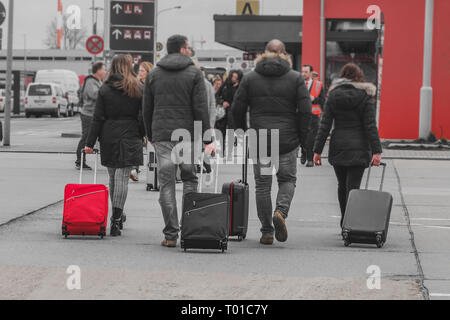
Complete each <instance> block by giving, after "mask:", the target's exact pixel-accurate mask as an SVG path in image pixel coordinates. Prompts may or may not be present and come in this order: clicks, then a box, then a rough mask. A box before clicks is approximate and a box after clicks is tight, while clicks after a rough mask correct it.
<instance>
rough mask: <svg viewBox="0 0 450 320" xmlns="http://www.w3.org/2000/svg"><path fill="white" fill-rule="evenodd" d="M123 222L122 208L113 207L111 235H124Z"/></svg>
mask: <svg viewBox="0 0 450 320" xmlns="http://www.w3.org/2000/svg"><path fill="white" fill-rule="evenodd" d="M121 222H122V209H119V208H113V216H112V217H111V231H110V236H111V237H118V236H121V235H122V232H120V223H121Z"/></svg>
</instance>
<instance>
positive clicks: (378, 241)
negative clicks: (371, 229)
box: [376, 234, 384, 248]
mask: <svg viewBox="0 0 450 320" xmlns="http://www.w3.org/2000/svg"><path fill="white" fill-rule="evenodd" d="M376 241H377V248H382V247H383V245H384V242H383V239H382V237H381V235H380V234H377V237H376Z"/></svg>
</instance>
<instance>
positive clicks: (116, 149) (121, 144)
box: [86, 74, 145, 168]
mask: <svg viewBox="0 0 450 320" xmlns="http://www.w3.org/2000/svg"><path fill="white" fill-rule="evenodd" d="M121 79H122V75H120V74H115V75H113V76H112V77H111V78H110V79H109V80H108V81H107V82H106V83H105V84H103V86H102V87H101V88H100V91H99V93H98V98H97V104H96V106H95V112H94V120H93V122H92V125H91V129H90V132H89V136H88V140H87V143H86V145H87V146H88V147H91V148H92V147H93V146H94V145H95V142H96V141H97V138H98V139H99V141H100V152H101V159H102V165H103V166H105V167H109V168H124V167H131V166H139V165H142V164H143V150H142V138H143V137H144V136H145V130H144V124H143V120H142V112H141V111H142V98H130V97H129V96H127V95H125V93H124V92H123V90H121V89H117V88H115V87H114V85H113V83H114V82H117V81H120V80H121Z"/></svg>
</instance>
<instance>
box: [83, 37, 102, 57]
mask: <svg viewBox="0 0 450 320" xmlns="http://www.w3.org/2000/svg"><path fill="white" fill-rule="evenodd" d="M104 48H105V44H104V42H103V39H102V38H101V37H99V36H91V37H89V38H88V39H87V40H86V49H87V51H88V52H89V53H90V54H95V55H97V54H100V53H102V51H103V49H104Z"/></svg>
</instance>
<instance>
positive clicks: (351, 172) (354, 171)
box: [334, 166, 366, 217]
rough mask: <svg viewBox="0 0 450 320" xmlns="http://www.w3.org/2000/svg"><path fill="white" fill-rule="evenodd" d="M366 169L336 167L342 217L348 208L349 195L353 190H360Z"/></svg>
mask: <svg viewBox="0 0 450 320" xmlns="http://www.w3.org/2000/svg"><path fill="white" fill-rule="evenodd" d="M365 169H366V168H364V167H341V166H334V172H335V173H336V178H337V180H338V199H339V205H340V207H341V214H342V217H344V214H345V208H346V207H347V200H348V195H349V193H350V191H351V190H354V189H359V188H360V186H361V180H362V177H363V175H364V170H365Z"/></svg>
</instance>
